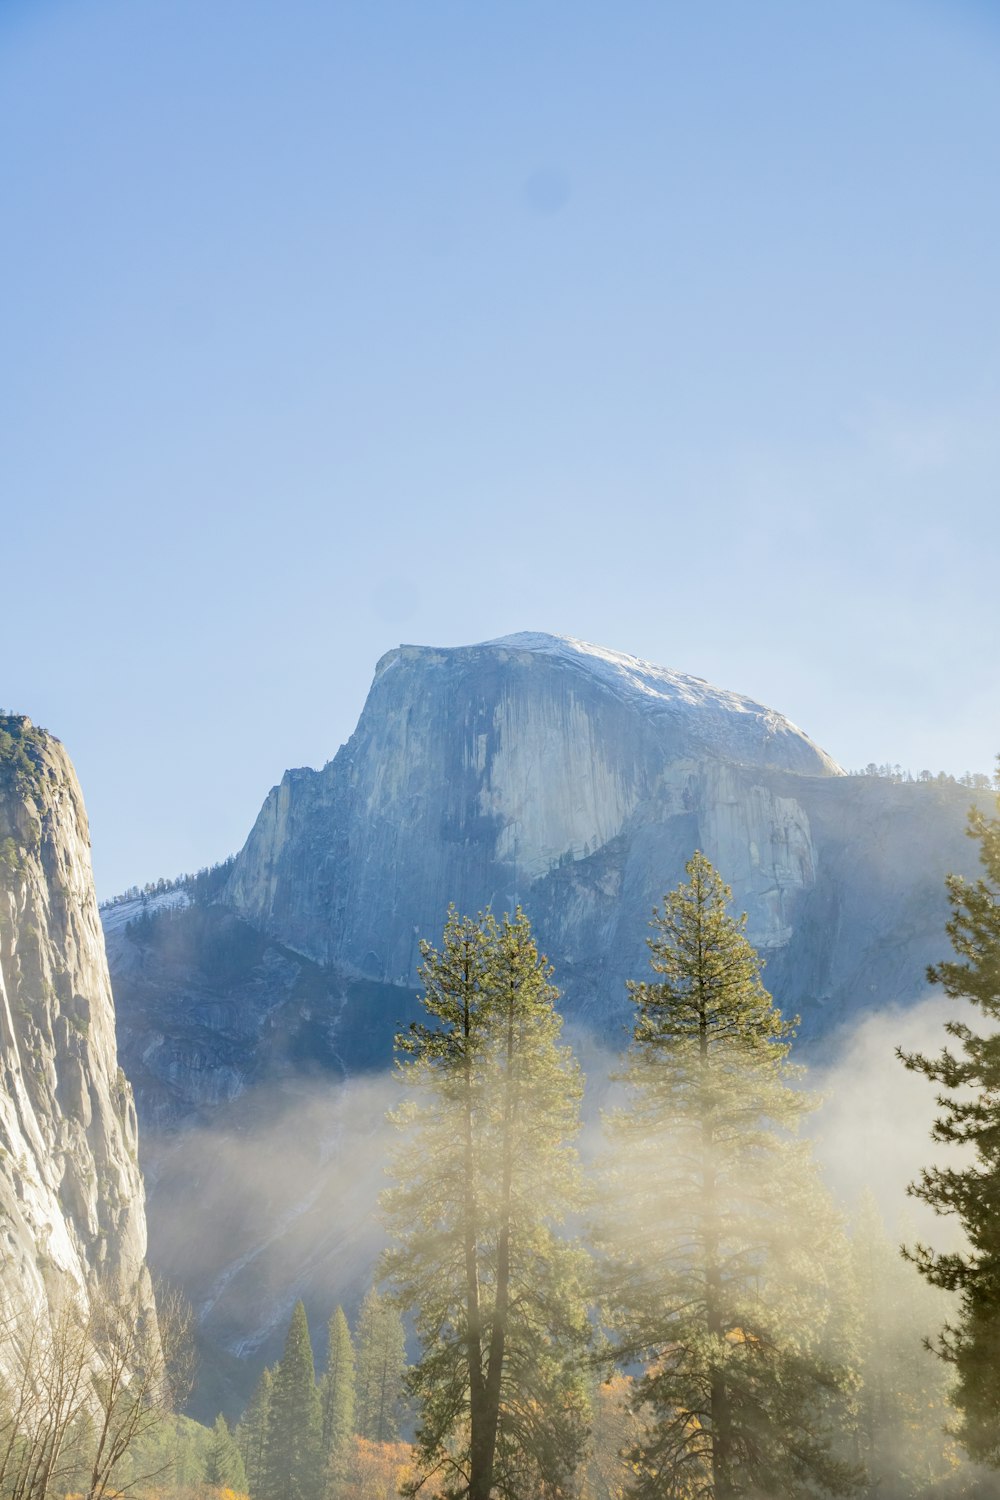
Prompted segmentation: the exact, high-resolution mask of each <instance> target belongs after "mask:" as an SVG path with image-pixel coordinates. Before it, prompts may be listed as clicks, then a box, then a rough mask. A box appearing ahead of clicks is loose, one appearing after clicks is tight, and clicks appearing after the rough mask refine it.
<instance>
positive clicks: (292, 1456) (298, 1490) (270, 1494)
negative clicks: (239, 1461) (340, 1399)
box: [262, 1302, 323, 1500]
mask: <svg viewBox="0 0 1000 1500" xmlns="http://www.w3.org/2000/svg"><path fill="white" fill-rule="evenodd" d="M321 1436H322V1413H321V1410H320V1397H319V1390H318V1389H317V1386H316V1371H315V1366H314V1363H313V1352H312V1344H311V1343H310V1341H309V1325H308V1323H307V1321H306V1310H305V1308H304V1307H303V1305H302V1303H301V1302H297V1303H296V1304H295V1310H294V1312H293V1313H292V1320H291V1323H290V1324H289V1327H288V1337H287V1338H286V1340H285V1349H284V1353H283V1354H282V1356H281V1363H280V1364H279V1366H278V1368H277V1370H276V1371H275V1373H274V1383H273V1385H272V1389H271V1404H270V1410H269V1412H268V1421H267V1448H266V1451H265V1454H264V1483H263V1487H262V1500H320V1497H321V1496H322V1491H323V1462H322V1453H321V1447H320V1442H321Z"/></svg>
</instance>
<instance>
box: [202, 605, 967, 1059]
mask: <svg viewBox="0 0 1000 1500" xmlns="http://www.w3.org/2000/svg"><path fill="white" fill-rule="evenodd" d="M968 800H969V794H968V793H967V792H966V791H964V790H962V789H960V788H928V787H926V786H916V787H914V786H894V785H891V784H889V783H887V782H880V781H878V782H875V783H874V784H869V783H868V782H867V781H866V780H864V779H859V778H849V777H845V776H844V775H843V774H842V773H841V772H840V768H839V767H838V766H837V764H836V763H835V762H834V761H833V760H832V759H831V758H830V757H829V756H828V755H826V754H825V753H824V752H823V751H822V750H821V749H819V747H818V746H816V745H815V744H813V742H812V741H811V740H810V739H809V738H808V737H807V736H806V735H805V734H804V733H803V732H802V731H801V730H799V729H798V728H796V726H795V725H794V724H791V723H790V722H789V721H788V720H787V719H785V718H783V717H782V716H781V715H780V714H777V713H775V712H774V711H773V710H771V709H768V708H765V707H763V706H762V705H761V704H758V703H754V702H753V701H752V700H750V699H747V698H744V697H741V696H740V695H738V694H736V693H730V692H724V691H722V690H720V689H717V688H714V687H711V686H710V685H709V684H708V683H706V682H703V681H701V680H700V679H698V678H693V677H685V676H683V675H682V674H680V673H677V672H672V671H668V670H666V669H664V668H660V667H655V666H651V665H650V664H648V663H645V662H640V661H637V660H636V659H634V658H632V657H628V656H623V655H621V654H619V653H615V652H609V651H604V650H602V649H600V648H597V647H593V646H589V645H586V644H585V643H582V642H578V641H571V640H566V639H563V638H560V637H554V636H545V635H534V634H524V635H515V636H510V637H507V638H505V639H503V640H500V641H493V642H487V643H485V644H483V645H480V646H472V647H464V648H456V649H452V650H432V649H429V648H424V647H417V646H402V647H400V648H399V649H398V650H396V651H391V652H390V653H389V654H388V655H387V656H385V657H383V659H382V661H381V662H380V663H379V664H378V667H377V669H376V674H375V681H374V683H373V685H372V689H371V692H370V694H369V697H368V701H367V703H366V705H365V708H364V712H363V713H362V716H361V720H360V722H359V724H358V728H357V730H356V731H355V733H354V735H353V736H352V737H351V739H350V740H349V741H348V743H347V744H346V745H345V746H344V747H343V748H342V749H341V750H340V752H339V753H338V754H337V756H336V757H335V758H334V759H333V760H332V761H330V762H329V764H328V765H327V766H325V767H324V768H323V769H322V770H321V771H311V770H296V771H289V772H288V773H287V774H286V776H285V777H284V779H283V781H282V783H281V785H280V786H278V787H275V788H274V789H273V790H272V791H271V793H270V794H269V796H268V797H267V800H266V801H265V803H264V806H263V808H262V810H261V813H260V816H259V817H258V819H257V822H256V825H255V826H254V829H253V831H252V832H251V834H250V837H249V839H248V840H247V843H246V846H245V847H244V849H243V851H242V853H241V854H240V856H239V858H238V860H237V862H236V866H235V869H234V871H233V874H232V876H231V878H230V881H229V885H228V889H227V891H226V894H225V899H226V901H227V902H228V903H229V904H230V905H231V906H232V908H233V909H234V910H235V911H237V912H238V913H239V914H240V915H241V916H243V917H245V918H246V920H247V921H248V922H249V923H251V924H252V925H253V926H254V927H255V928H257V929H258V930H260V931H261V932H263V933H266V934H267V935H268V936H270V937H271V938H273V939H275V940H276V941H278V942H281V943H283V944H286V945H287V946H288V947H289V948H291V949H294V950H296V951H298V952H299V953H302V954H304V955H306V956H308V957H309V958H311V959H313V960H314V961H316V962H318V963H321V964H333V965H337V966H339V967H341V968H343V969H344V970H346V971H347V972H351V973H355V974H358V975H367V976H369V977H371V978H373V979H378V980H381V981H383V982H388V983H392V984H405V985H414V984H416V982H417V972H416V971H417V965H418V962H419V950H418V943H417V939H418V937H419V936H420V935H428V934H429V935H435V934H438V933H440V930H441V926H442V923H443V921H444V916H445V912H446V909H447V906H448V903H449V902H450V901H454V902H456V904H457V905H458V906H459V907H461V908H462V909H463V910H473V911H474V910H476V909H478V908H480V907H483V906H486V905H489V904H491V905H492V906H493V907H494V909H495V910H504V909H509V908H512V907H513V906H514V905H516V904H517V903H518V902H520V903H521V904H522V905H523V906H524V908H525V910H526V911H527V912H528V914H529V916H531V917H532V919H533V920H534V921H535V923H536V925H537V927H538V930H539V932H540V934H541V937H542V939H543V942H544V943H545V945H546V947H547V950H548V952H549V956H550V957H551V958H552V960H553V962H554V963H555V964H556V966H557V972H558V974H559V976H560V977H561V980H562V983H563V988H564V991H565V1007H566V1010H567V1013H568V1014H570V1015H576V1016H578V1017H579V1018H580V1019H586V1020H590V1021H592V1022H595V1023H597V1024H602V1025H603V1024H607V1023H609V1022H611V1021H612V1020H619V1019H621V1018H622V1016H623V1014H624V1010H623V1004H624V1002H623V996H624V982H625V979H626V978H628V977H630V976H633V977H634V976H635V975H636V974H641V973H642V972H643V971H644V969H645V966H646V949H645V942H644V939H645V935H646V931H647V922H648V919H649V914H650V909H651V907H652V906H653V904H654V902H657V901H659V900H660V899H661V898H662V896H663V893H664V892H665V891H666V890H669V889H670V888H672V887H673V886H674V885H675V884H676V883H677V882H678V880H680V879H681V878H682V876H683V867H684V863H685V861H686V860H687V859H688V858H689V857H690V855H691V853H692V852H693V851H694V849H696V848H700V849H702V850H704V852H705V853H706V854H707V855H708V856H709V858H710V859H711V860H712V861H713V862H714V863H715V864H716V865H717V866H718V868H719V869H720V870H721V872H722V874H723V876H724V877H725V879H726V880H727V881H728V882H729V884H730V885H731V886H732V888H733V893H734V900H735V903H736V906H737V908H738V909H741V910H745V911H746V912H747V913H748V917H749V925H748V932H749V936H750V938H751V941H752V942H753V943H754V944H755V945H756V946H757V947H758V948H760V949H761V950H762V951H763V952H764V953H765V955H766V956H767V957H769V958H770V959H772V960H774V959H777V958H778V957H779V956H780V957H781V962H780V963H778V964H776V965H775V967H774V975H775V983H776V986H777V987H779V988H780V991H781V993H780V995H779V998H780V999H781V1000H782V1002H783V1003H785V1004H786V1005H788V1006H790V1007H791V1008H793V1009H795V1010H801V1011H802V1012H803V1024H804V1028H805V1030H806V1032H807V1033H815V1032H819V1031H822V1030H825V1029H827V1028H828V1027H829V1025H831V1024H833V1023H834V1022H835V1021H836V1020H838V1019H840V1018H841V1017H842V1016H844V1015H845V1014H847V1013H849V1012H850V1011H851V1010H852V1009H854V1008H857V1007H868V1006H871V1005H872V1004H888V1003H893V1002H896V1001H905V1000H906V999H908V998H913V997H914V996H915V995H916V994H917V993H919V992H921V991H922V989H923V988H924V978H923V971H924V967H925V964H926V963H927V962H928V961H929V960H930V959H931V958H932V957H933V956H934V955H935V954H936V953H937V952H938V951H939V947H940V941H941V923H940V920H939V915H940V913H941V912H943V909H944V895H943V883H942V882H943V876H944V873H945V871H946V870H947V869H949V868H952V867H960V868H964V867H965V866H967V865H968V862H969V852H968V849H967V847H966V846H965V844H964V840H963V839H962V836H961V835H962V825H963V812H964V808H965V806H966V805H967V802H968ZM818 830H820V831H819V832H818ZM877 830H880V832H879V833H878V835H877V837H876V831H877ZM845 848H850V849H852V850H853V851H854V855H855V858H856V861H857V864H858V868H855V869H852V868H850V865H851V860H850V859H845V858H844V857H843V851H844V849H845ZM916 850H919V851H920V854H921V858H920V859H919V860H918V859H915V858H914V857H913V856H914V853H915V851H916ZM875 871H878V872H879V878H878V891H877V894H875V895H874V900H873V902H872V904H871V906H870V907H869V908H868V909H867V910H866V912H865V913H864V914H863V916H862V914H860V913H859V914H858V920H857V921H856V922H854V923H852V922H851V921H849V920H847V917H848V914H849V913H852V912H853V911H854V905H853V898H852V893H851V887H852V885H857V884H860V885H862V886H863V885H865V884H866V882H868V881H869V879H870V878H873V876H874V872H875ZM825 913H835V919H834V920H832V921H830V922H826V921H825V919H824V914H825ZM904 932H905V933H906V939H905V954H904V955H903V957H902V962H898V963H896V964H894V965H887V964H886V963H885V961H884V955H882V953H881V950H882V949H883V948H884V946H885V944H887V943H888V944H890V945H891V946H892V947H893V949H895V950H897V951H898V950H899V948H900V939H899V936H898V935H899V934H901V933H904ZM869 970H871V971H872V972H873V973H874V976H875V977H874V978H871V977H867V976H868V973H869ZM862 972H864V974H865V975H866V977H865V978H864V981H863V983H862V982H861V980H860V979H859V975H860V974H861V973H862ZM859 986H860V987H859Z"/></svg>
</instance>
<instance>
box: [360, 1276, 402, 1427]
mask: <svg viewBox="0 0 1000 1500" xmlns="http://www.w3.org/2000/svg"><path fill="white" fill-rule="evenodd" d="M405 1371H406V1336H405V1334H404V1332H403V1322H402V1319H401V1318H400V1316H399V1313H398V1311H397V1310H396V1308H395V1307H394V1306H393V1304H392V1302H390V1300H389V1299H388V1297H380V1296H379V1294H378V1292H376V1291H375V1289H374V1288H372V1290H371V1291H370V1292H369V1293H368V1295H367V1296H366V1297H365V1300H364V1301H363V1302H362V1304H361V1311H360V1313H359V1314H358V1368H357V1379H356V1385H355V1403H354V1410H355V1417H354V1421H355V1427H356V1429H357V1432H358V1434H359V1436H361V1437H363V1438H367V1439H368V1440H369V1441H370V1442H373V1443H391V1442H392V1441H393V1439H394V1438H396V1437H398V1436H399V1403H400V1397H401V1395H402V1392H403V1375H404V1373H405Z"/></svg>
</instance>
